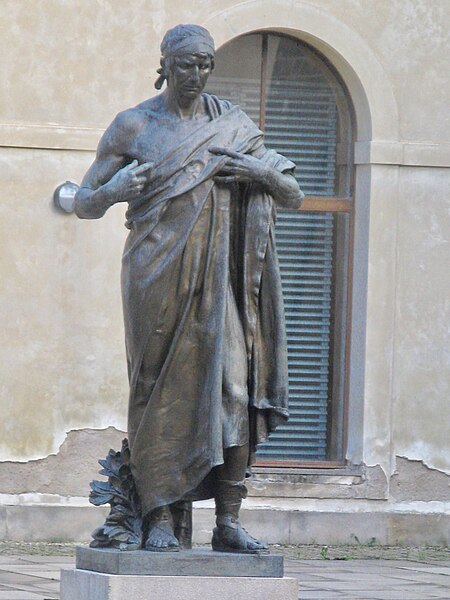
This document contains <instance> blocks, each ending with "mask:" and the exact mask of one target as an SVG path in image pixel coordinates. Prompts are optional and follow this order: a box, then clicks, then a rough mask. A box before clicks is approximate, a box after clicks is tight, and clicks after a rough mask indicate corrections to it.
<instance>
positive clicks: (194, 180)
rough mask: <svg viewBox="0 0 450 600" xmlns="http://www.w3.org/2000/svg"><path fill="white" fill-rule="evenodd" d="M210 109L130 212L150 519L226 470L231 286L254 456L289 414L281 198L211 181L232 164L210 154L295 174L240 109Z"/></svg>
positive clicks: (138, 403)
mask: <svg viewBox="0 0 450 600" xmlns="http://www.w3.org/2000/svg"><path fill="white" fill-rule="evenodd" d="M203 101H204V103H205V106H206V108H207V111H208V114H209V116H210V121H209V122H208V123H206V124H202V125H201V126H196V125H195V123H193V124H192V130H191V131H190V132H188V133H187V134H186V132H185V135H184V137H183V139H174V147H173V148H170V149H169V151H167V152H165V155H164V156H161V157H160V159H159V160H158V161H157V164H156V166H155V172H154V175H153V176H152V180H151V182H150V183H149V184H148V186H147V187H146V188H145V189H144V191H143V193H142V194H141V195H140V197H139V198H136V200H135V201H132V202H130V205H129V210H128V212H127V226H128V227H129V228H130V234H129V236H128V239H127V242H126V245H125V249H124V254H123V262H122V294H123V307H124V321H125V336H126V349H127V360H128V372H129V380H130V403H129V440H130V448H131V464H132V471H133V475H134V477H135V480H136V484H137V488H138V492H139V495H140V498H141V501H142V505H143V510H144V513H148V512H149V511H151V510H153V509H154V508H155V507H157V506H160V505H163V504H169V503H172V502H174V501H176V500H179V499H180V498H182V497H185V496H186V494H188V493H190V494H191V496H194V497H195V490H196V489H200V488H199V487H198V486H199V485H200V484H201V483H202V481H203V480H204V479H205V477H206V476H207V475H208V474H209V473H210V471H211V469H212V468H213V467H214V466H217V465H219V464H222V462H223V441H222V417H223V415H222V369H223V356H224V352H225V350H226V348H227V336H228V335H229V332H228V331H227V327H226V326H225V315H226V308H227V306H226V302H227V290H228V288H229V284H230V281H231V280H232V282H233V286H234V290H235V298H236V306H237V309H238V313H239V317H240V319H241V323H242V330H243V334H244V338H245V345H246V351H247V360H248V374H249V380H248V393H249V416H250V445H251V448H252V451H254V450H255V448H256V444H257V443H258V442H260V441H262V440H264V439H266V436H267V433H268V431H269V430H270V427H271V426H273V424H274V423H275V421H276V419H273V418H272V419H270V423H269V416H270V415H271V414H272V415H273V414H277V415H278V416H279V419H281V420H283V419H285V418H287V415H288V412H287V396H288V390H287V359H286V340H285V332H284V314H283V301H282V296H281V284H280V279H279V273H278V265H277V257H276V249H275V243H274V236H273V226H274V219H275V211H274V207H273V200H272V198H271V197H270V196H269V195H268V194H266V193H265V192H264V191H263V190H262V189H260V188H259V187H258V186H256V185H253V184H252V185H249V184H247V185H237V184H231V185H229V184H228V185H224V184H218V183H215V182H214V180H213V177H214V175H216V174H218V173H220V170H221V168H222V167H223V165H224V163H225V162H226V160H227V157H223V156H217V155H214V154H212V153H210V152H209V148H210V147H212V146H225V147H227V148H229V149H232V150H237V151H240V152H245V153H250V154H252V153H257V154H258V158H261V160H264V161H265V162H266V163H267V164H269V165H270V166H272V167H273V168H276V169H278V170H280V171H287V170H291V169H293V167H294V165H293V164H292V163H291V162H290V161H287V160H286V159H285V158H283V157H281V156H280V155H278V154H276V153H275V152H272V151H267V150H265V149H264V146H263V142H262V133H261V132H260V131H259V130H258V129H257V128H256V127H255V125H254V124H253V122H252V121H251V120H250V119H249V118H248V117H247V116H246V115H245V114H244V113H243V112H242V111H241V110H240V109H239V107H236V106H232V105H231V104H230V103H228V102H225V101H221V100H218V99H217V98H215V97H214V96H209V95H206V94H204V95H203ZM156 118H157V117H155V119H156ZM156 125H157V126H158V127H164V122H161V123H158V122H157V123H156ZM230 232H231V243H230ZM208 495H210V492H205V491H202V492H199V493H198V497H208Z"/></svg>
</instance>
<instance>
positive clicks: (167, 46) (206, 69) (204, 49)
mask: <svg viewBox="0 0 450 600" xmlns="http://www.w3.org/2000/svg"><path fill="white" fill-rule="evenodd" d="M214 52H215V50H214V40H213V39H212V37H211V35H210V33H209V32H208V31H207V30H206V29H205V28H204V27H201V26H200V25H177V26H176V27H173V29H169V31H167V32H166V34H165V36H164V38H163V41H162V42H161V68H160V69H158V73H159V74H160V76H159V77H158V79H157V81H156V82H155V87H156V89H158V90H159V89H161V87H162V85H163V83H164V80H167V82H168V83H169V84H170V82H171V80H174V79H176V78H177V71H180V70H183V66H184V67H187V66H188V63H189V62H192V61H194V62H195V63H196V64H197V65H198V70H199V71H200V74H201V77H200V79H201V83H202V89H203V87H204V85H205V83H206V80H207V78H208V76H209V73H210V72H211V71H212V70H213V68H214ZM180 67H181V69H180ZM200 91H201V90H200Z"/></svg>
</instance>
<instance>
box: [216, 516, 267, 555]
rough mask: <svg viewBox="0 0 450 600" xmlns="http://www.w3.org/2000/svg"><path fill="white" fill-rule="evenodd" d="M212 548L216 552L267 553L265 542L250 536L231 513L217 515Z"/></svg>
mask: <svg viewBox="0 0 450 600" xmlns="http://www.w3.org/2000/svg"><path fill="white" fill-rule="evenodd" d="M211 545H212V549H213V550H217V551H218V552H237V553H241V554H268V553H269V546H268V545H267V544H266V542H262V541H260V540H257V539H256V538H254V537H253V536H251V535H250V534H249V533H248V532H247V531H245V529H244V528H243V527H242V525H241V524H240V523H239V519H235V518H234V517H233V516H231V515H223V516H218V517H217V527H214V530H213V537H212V542H211Z"/></svg>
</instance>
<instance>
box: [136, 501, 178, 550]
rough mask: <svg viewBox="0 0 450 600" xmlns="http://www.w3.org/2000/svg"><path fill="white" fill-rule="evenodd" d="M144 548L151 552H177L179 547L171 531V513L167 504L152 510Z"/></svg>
mask: <svg viewBox="0 0 450 600" xmlns="http://www.w3.org/2000/svg"><path fill="white" fill-rule="evenodd" d="M144 548H145V550H150V551H152V552H177V551H178V550H179V549H180V545H179V543H178V540H177V538H176V537H175V534H174V532H173V524H172V515H171V514H170V510H169V508H168V507H167V506H161V507H159V508H156V509H155V510H154V511H153V513H152V515H151V517H150V521H149V528H148V533H147V539H146V541H145V546H144Z"/></svg>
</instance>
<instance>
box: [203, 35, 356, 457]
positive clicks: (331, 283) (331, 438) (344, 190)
mask: <svg viewBox="0 0 450 600" xmlns="http://www.w3.org/2000/svg"><path fill="white" fill-rule="evenodd" d="M216 64H217V67H216V69H215V71H214V72H213V74H212V75H211V77H210V80H209V82H208V91H209V92H211V93H215V94H216V95H218V96H219V97H221V98H227V99H229V100H231V101H232V102H234V103H236V104H240V105H241V107H242V108H243V110H244V111H245V112H246V113H247V114H248V115H249V116H250V117H251V118H252V119H253V120H254V121H255V122H256V123H257V124H258V125H259V127H260V128H261V129H262V130H263V131H264V133H265V140H266V145H267V146H268V147H270V148H273V149H274V150H276V151H278V152H280V153H281V154H283V155H285V156H286V157H287V158H289V159H291V160H292V161H294V162H295V163H296V165H297V169H296V177H297V179H298V182H299V184H300V187H301V188H302V190H303V191H304V193H305V194H306V199H305V201H304V204H303V206H302V208H301V210H300V211H295V210H279V211H278V216H277V225H276V243H277V249H278V256H279V261H280V269H281V276H282V285H283V294H284V301H285V310H286V329H287V337H288V360H289V388H290V412H291V419H290V421H289V423H288V424H287V425H285V426H283V427H280V428H279V429H278V430H277V431H276V432H275V433H274V434H273V435H272V436H271V438H270V440H269V441H268V442H267V443H265V444H263V445H262V446H261V448H260V450H259V451H258V458H259V463H260V464H261V465H280V466H291V465H297V464H303V465H305V464H306V463H311V466H318V465H323V464H324V462H325V463H326V465H327V466H328V465H330V466H331V465H332V464H336V465H337V464H342V463H343V460H344V455H345V437H346V417H345V413H346V394H347V371H348V369H347V362H348V354H349V332H348V323H349V322H350V319H349V297H350V296H349V289H348V288H349V272H350V269H351V261H350V255H351V247H352V211H353V200H352V193H353V192H352V154H351V149H352V144H351V141H352V127H351V124H352V118H351V115H352V109H351V105H350V102H349V100H348V96H347V94H346V92H345V89H344V85H343V83H342V82H341V81H340V79H339V77H338V75H337V74H336V73H335V72H334V71H333V69H332V68H331V66H330V65H329V64H327V62H326V60H325V59H324V58H322V57H321V56H319V54H318V53H317V52H316V51H315V50H314V49H313V48H311V47H310V46H308V45H307V44H305V43H303V42H301V41H299V40H297V39H295V38H292V37H289V36H285V35H281V34H277V33H268V32H261V33H252V34H249V35H245V36H242V37H239V38H237V39H235V40H233V41H231V42H229V43H228V44H226V45H225V46H223V47H222V48H220V49H219V50H218V52H217V58H216Z"/></svg>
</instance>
